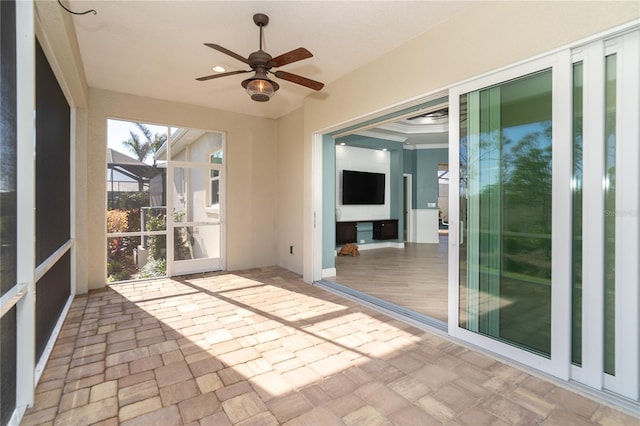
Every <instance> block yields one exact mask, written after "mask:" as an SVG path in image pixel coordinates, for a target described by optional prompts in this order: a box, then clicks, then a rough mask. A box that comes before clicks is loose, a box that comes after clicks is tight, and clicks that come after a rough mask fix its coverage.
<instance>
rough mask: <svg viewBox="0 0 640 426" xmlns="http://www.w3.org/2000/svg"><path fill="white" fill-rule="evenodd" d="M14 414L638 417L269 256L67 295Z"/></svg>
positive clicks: (486, 419) (165, 418)
mask: <svg viewBox="0 0 640 426" xmlns="http://www.w3.org/2000/svg"><path fill="white" fill-rule="evenodd" d="M22 424H23V425H35V424H55V425H74V424H77V425H89V424H99V425H116V424H123V425H177V424H192V425H196V424H200V425H229V424H241V425H276V424H287V425H336V424H345V425H382V424H397V425H416V426H418V425H420V426H422V425H430V424H456V425H458V424H459V425H504V424H544V425H569V424H572V425H589V424H608V425H611V424H617V425H618V424H619V425H622V424H629V425H635V426H637V425H638V424H639V423H638V419H637V418H633V417H631V416H628V415H626V414H624V413H623V412H621V411H617V410H615V409H612V408H610V407H608V406H605V405H602V404H599V403H598V402H595V401H593V400H591V399H589V398H586V397H584V396H581V395H579V394H577V393H574V392H571V391H569V390H566V389H564V388H562V387H558V386H555V385H554V384H552V383H551V382H548V381H545V380H543V379H541V378H538V377H535V376H532V375H531V374H528V373H526V372H524V371H521V370H519V369H516V368H513V367H510V366H508V365H506V364H504V363H501V362H499V361H496V360H494V359H493V358H491V357H488V356H486V355H483V354H481V353H478V352H475V351H472V350H469V349H466V348H465V347H463V346H460V345H458V344H455V343H453V342H451V341H449V340H447V339H445V338H443V337H440V336H438V335H435V334H432V333H429V332H425V331H423V330H420V329H417V328H415V327H412V326H409V325H407V324H405V323H403V322H400V321H397V320H395V319H392V318H389V317H387V316H385V315H383V314H380V313H378V312H376V311H373V310H370V309H368V308H366V307H363V306H361V305H358V304H356V303H354V302H351V301H348V300H345V299H343V298H341V297H339V296H336V295H334V294H331V293H328V292H326V291H324V290H322V289H319V288H317V287H314V286H310V285H307V284H304V283H303V282H302V280H301V279H300V276H298V275H296V274H293V273H291V272H288V271H286V270H284V269H281V268H275V267H274V268H262V269H253V270H249V271H243V272H239V273H217V274H207V275H198V276H191V277H181V278H177V279H162V280H155V281H145V282H135V283H128V284H118V285H112V286H110V287H107V288H106V289H104V290H100V291H95V292H91V293H90V294H89V295H83V296H78V297H76V299H75V300H74V301H73V305H72V307H71V310H70V312H69V315H68V317H67V319H66V321H65V322H64V326H63V328H62V331H61V333H60V336H59V338H58V340H57V342H56V345H55V347H54V349H53V352H52V354H51V357H50V359H49V362H48V364H47V366H46V368H45V370H44V372H43V374H42V377H41V379H40V382H39V384H38V388H37V394H36V399H35V406H34V407H32V408H30V409H29V410H28V411H27V412H26V414H25V416H24V419H23V422H22Z"/></svg>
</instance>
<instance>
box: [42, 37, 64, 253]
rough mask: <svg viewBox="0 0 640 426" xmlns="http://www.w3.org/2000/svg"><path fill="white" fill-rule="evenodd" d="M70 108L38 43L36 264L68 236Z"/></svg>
mask: <svg viewBox="0 0 640 426" xmlns="http://www.w3.org/2000/svg"><path fill="white" fill-rule="evenodd" d="M70 117H71V115H70V109H69V104H68V103H67V100H66V98H65V97H64V94H63V93H62V90H61V89H60V85H59V84H58V81H57V80H56V77H55V75H54V74H53V71H52V70H51V67H50V66H49V62H48V61H47V58H46V57H45V55H44V52H43V51H42V48H41V47H40V44H39V43H36V264H38V265H39V264H40V263H42V261H44V260H45V259H46V258H47V257H49V256H50V255H51V254H52V253H53V252H54V251H56V250H57V249H58V248H59V247H60V246H62V245H63V244H64V243H66V242H67V241H68V240H69V235H70V215H69V205H70V192H69V183H70V181H69V179H70V175H69V170H70V167H71V164H70V151H69V140H70V129H69V128H70Z"/></svg>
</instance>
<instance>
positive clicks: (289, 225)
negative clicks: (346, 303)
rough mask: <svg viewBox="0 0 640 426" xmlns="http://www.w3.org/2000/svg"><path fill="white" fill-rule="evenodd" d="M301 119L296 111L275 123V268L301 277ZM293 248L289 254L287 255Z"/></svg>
mask: <svg viewBox="0 0 640 426" xmlns="http://www.w3.org/2000/svg"><path fill="white" fill-rule="evenodd" d="M303 130H304V115H303V110H302V109H301V108H300V109H298V110H296V111H294V112H292V113H291V114H289V115H287V116H286V117H283V118H282V119H281V120H279V122H278V236H277V238H278V265H280V266H282V267H283V268H287V269H289V270H291V271H294V272H297V273H299V274H302V259H303V254H304V251H303V249H302V231H303V228H302V217H303V216H302V206H303V204H302V202H303V198H302V194H303V192H304V185H303V182H302V178H301V176H302V174H303V171H304V169H303V162H302V155H303V152H304V133H303ZM289 246H293V254H290V253H289Z"/></svg>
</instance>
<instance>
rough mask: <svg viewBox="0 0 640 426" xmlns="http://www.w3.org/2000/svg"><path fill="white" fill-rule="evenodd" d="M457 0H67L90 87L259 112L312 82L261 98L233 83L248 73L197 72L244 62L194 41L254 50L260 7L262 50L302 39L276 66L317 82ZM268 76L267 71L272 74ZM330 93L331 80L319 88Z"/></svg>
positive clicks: (411, 31) (300, 93)
mask: <svg viewBox="0 0 640 426" xmlns="http://www.w3.org/2000/svg"><path fill="white" fill-rule="evenodd" d="M469 4H470V3H469V2H457V1H364V0H361V1H348V2H345V1H321V2H319V1H194V0H171V1H164V0H155V1H113V0H110V1H102V0H94V1H87V0H69V2H68V5H69V6H70V8H71V9H72V10H74V11H84V10H86V9H95V10H96V11H97V15H92V14H88V15H83V16H74V17H73V20H74V23H75V27H76V34H77V37H78V44H79V46H80V52H81V55H82V61H83V64H84V70H85V74H86V78H87V82H88V84H89V86H90V87H95V88H100V89H106V90H112V91H117V92H124V93H131V94H135V95H140V96H147V97H152V98H158V99H166V100H172V101H178V102H184V103H188V104H194V105H201V106H205V107H210V108H217V109H222V110H226V111H231V112H237V113H245V114H250V115H255V116H259V117H266V118H278V117H281V116H282V115H285V114H287V113H288V112H290V111H293V110H295V109H296V108H298V107H300V106H301V105H302V103H303V100H304V98H305V97H306V96H308V95H309V94H311V93H313V91H312V90H311V89H307V88H305V87H302V86H299V85H296V84H294V83H290V82H288V81H284V80H278V79H276V81H278V83H280V90H279V91H278V92H276V94H275V95H274V97H273V98H272V99H271V100H270V101H269V102H266V103H261V102H255V101H252V100H251V99H250V98H249V96H248V95H247V94H246V92H245V91H244V89H242V87H241V86H240V82H241V81H242V80H244V79H245V78H247V76H250V75H251V74H239V75H235V76H229V77H224V78H220V79H214V80H209V81H205V82H199V81H196V80H195V78H196V77H201V76H205V75H210V74H213V72H212V70H211V67H212V66H214V65H222V66H224V67H225V68H226V69H227V71H232V70H244V69H248V67H247V66H246V65H245V64H243V63H242V62H240V61H237V60H235V59H233V58H231V57H229V56H227V55H224V54H222V53H220V52H217V51H215V50H213V49H210V48H208V47H205V46H203V43H205V42H208V43H216V44H219V45H222V46H224V47H226V48H227V49H229V50H232V51H234V52H236V53H238V54H240V55H242V56H244V57H247V56H248V55H249V54H250V53H251V52H253V51H255V50H258V43H259V29H258V27H257V26H256V25H255V24H254V23H253V19H252V17H253V14H254V13H258V12H261V13H266V14H267V15H269V17H270V23H269V25H268V26H267V27H265V36H264V38H265V44H264V50H265V51H267V52H269V53H270V54H271V55H272V56H274V57H275V56H277V55H280V54H282V53H284V52H288V51H289V50H292V49H295V48H297V47H305V48H307V49H308V50H310V51H311V52H312V53H313V54H314V57H313V58H310V59H307V60H304V61H300V62H297V63H293V64H289V65H286V66H284V67H282V70H284V71H288V72H292V73H296V74H299V75H302V76H305V77H308V78H311V79H313V80H317V81H321V82H323V83H325V84H328V83H331V82H332V81H334V80H336V79H338V78H340V77H341V76H344V75H346V74H348V73H349V72H351V71H353V70H355V69H357V68H359V67H362V66H364V65H366V64H367V63H370V62H371V61H373V60H374V59H375V58H377V57H379V56H381V55H382V54H384V53H386V52H388V51H391V50H393V49H394V48H396V47H398V46H400V45H402V44H403V43H405V42H407V41H408V40H410V39H412V38H415V37H416V36H418V35H420V34H421V33H423V32H425V31H427V30H428V29H429V28H430V27H432V26H434V25H437V24H438V23H440V22H443V21H445V20H447V19H448V18H450V17H451V16H453V15H454V14H457V13H459V12H460V11H461V10H462V9H463V8H465V7H468V6H469ZM274 79H275V77H274ZM323 94H324V96H331V93H330V88H327V87H325V89H323Z"/></svg>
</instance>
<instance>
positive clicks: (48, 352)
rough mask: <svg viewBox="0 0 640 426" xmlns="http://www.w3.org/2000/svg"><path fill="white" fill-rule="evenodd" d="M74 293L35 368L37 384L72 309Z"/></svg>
mask: <svg viewBox="0 0 640 426" xmlns="http://www.w3.org/2000/svg"><path fill="white" fill-rule="evenodd" d="M73 296H74V295H73V294H71V295H69V298H68V299H67V302H66V303H65V305H64V307H63V308H62V311H61V312H60V316H59V317H58V321H57V322H56V326H55V327H54V328H53V330H52V331H51V335H50V336H49V339H48V340H47V345H46V346H45V348H44V351H43V352H42V355H41V356H40V359H39V360H38V363H37V364H36V368H35V385H37V384H38V382H39V381H40V377H41V376H42V372H43V371H44V368H45V367H46V365H47V361H48V360H49V357H50V356H51V352H52V351H53V347H54V346H55V343H56V340H57V339H58V336H59V335H60V331H61V330H62V326H63V325H64V320H65V319H66V318H67V314H68V313H69V309H71V305H72V304H73Z"/></svg>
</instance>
